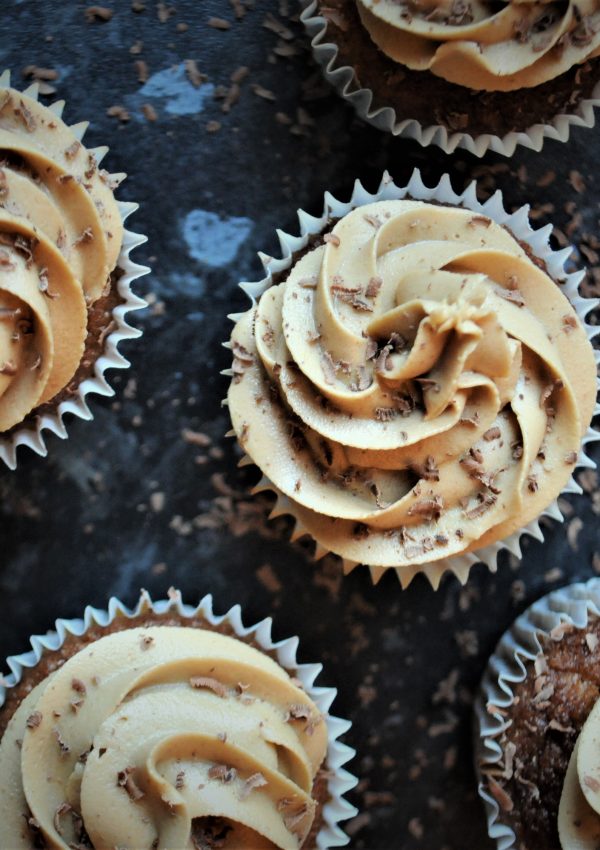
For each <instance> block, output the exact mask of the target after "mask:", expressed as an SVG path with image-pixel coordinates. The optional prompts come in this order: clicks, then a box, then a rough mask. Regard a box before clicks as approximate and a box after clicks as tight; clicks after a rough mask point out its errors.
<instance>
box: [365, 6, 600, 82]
mask: <svg viewBox="0 0 600 850" xmlns="http://www.w3.org/2000/svg"><path fill="white" fill-rule="evenodd" d="M357 4H358V10H359V13H360V16H361V19H362V22H363V24H364V26H365V27H366V29H367V30H368V32H369V34H370V36H371V38H372V39H373V41H374V42H375V44H376V45H377V46H378V47H379V48H380V49H381V50H382V51H383V52H384V53H385V54H387V55H388V56H389V57H390V58H391V59H393V60H395V61H396V62H399V63H401V64H403V65H406V66H408V67H409V68H412V69H414V70H417V71H431V72H432V73H434V74H436V75H437V76H439V77H443V78H444V79H446V80H448V81H449V82H451V83H458V84H459V85H462V86H468V87H469V88H471V89H484V90H489V91H495V90H496V91H510V90H513V89H520V88H529V87H531V86H537V85H540V84H541V83H545V82H547V81H548V80H551V79H553V78H554V77H557V76H559V75H560V74H562V73H564V72H565V71H568V70H569V68H571V67H573V65H577V64H579V63H581V62H585V61H586V60H587V59H590V58H592V57H594V56H596V55H597V52H598V50H599V48H600V5H599V3H598V0H582V2H579V0H578V2H577V3H575V2H566V0H565V2H541V0H538V2H536V0H513V2H485V0H441V2H438V0H406V2H405V3H401V2H398V0H357Z"/></svg>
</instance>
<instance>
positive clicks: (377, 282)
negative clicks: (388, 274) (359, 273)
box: [365, 277, 383, 298]
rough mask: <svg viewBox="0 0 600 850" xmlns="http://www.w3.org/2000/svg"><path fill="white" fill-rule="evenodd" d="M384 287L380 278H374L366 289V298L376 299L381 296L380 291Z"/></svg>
mask: <svg viewBox="0 0 600 850" xmlns="http://www.w3.org/2000/svg"><path fill="white" fill-rule="evenodd" d="M382 286H383V280H382V279H381V278H380V277H372V278H371V279H370V280H369V282H368V284H367V286H366V289H365V297H366V298H375V297H376V296H377V295H378V294H379V290H380V289H381V287H382Z"/></svg>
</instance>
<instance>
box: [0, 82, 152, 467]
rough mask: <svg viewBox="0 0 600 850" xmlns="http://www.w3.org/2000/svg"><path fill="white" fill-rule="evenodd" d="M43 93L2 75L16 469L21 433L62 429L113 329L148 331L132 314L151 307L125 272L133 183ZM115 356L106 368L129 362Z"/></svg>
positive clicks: (1, 275) (5, 444) (1, 314)
mask: <svg viewBox="0 0 600 850" xmlns="http://www.w3.org/2000/svg"><path fill="white" fill-rule="evenodd" d="M3 83H4V85H2V84H3ZM35 94H36V90H35V88H34V89H33V90H32V89H28V90H27V92H26V93H22V92H19V91H16V90H15V89H12V88H10V87H8V85H7V78H6V76H4V77H3V78H2V79H0V136H1V139H0V142H1V147H2V155H1V159H0V442H1V443H2V450H3V451H2V454H3V456H4V457H5V459H6V460H7V462H9V465H14V463H13V464H11V463H10V461H11V457H14V445H15V442H16V444H18V442H19V440H18V436H19V435H18V434H17V435H15V431H16V430H18V429H19V428H25V429H31V428H32V427H33V428H35V427H36V425H38V424H39V422H40V419H41V418H42V417H44V416H49V417H50V420H51V421H50V422H47V426H48V427H52V424H54V430H55V431H57V432H59V433H60V430H61V428H62V422H61V421H60V417H59V416H58V415H57V414H58V413H59V406H60V405H61V403H62V402H69V401H71V400H74V401H75V402H77V396H78V390H79V388H80V387H81V385H82V384H83V383H84V381H85V380H86V379H90V378H92V379H93V378H94V377H96V375H97V372H96V363H97V361H98V360H99V358H100V356H101V355H102V354H103V352H104V350H105V348H106V340H107V337H108V336H109V335H110V334H111V333H112V332H113V331H116V332H117V335H116V336H114V337H113V339H112V340H111V347H112V346H114V345H115V343H116V342H118V340H119V339H120V338H123V337H125V336H133V335H138V334H137V332H132V333H131V332H130V333H128V331H131V329H130V328H129V327H128V326H127V325H126V323H125V322H124V321H123V314H124V313H125V312H126V310H127V309H129V308H131V307H134V306H143V302H141V301H140V300H139V299H136V298H135V296H132V295H131V293H130V291H129V289H128V286H129V282H130V280H131V279H132V278H133V277H134V276H138V275H137V274H133V275H132V274H131V272H133V271H135V272H138V273H139V271H143V270H142V269H141V268H139V267H134V266H133V265H132V264H129V267H128V268H121V269H118V268H117V263H118V261H119V257H120V254H121V251H122V248H123V244H124V234H125V231H124V227H123V213H125V214H127V212H130V211H131V210H132V209H135V205H128V208H127V209H124V210H121V209H120V208H119V206H118V204H117V202H116V200H115V197H114V191H113V190H114V189H115V188H116V186H117V185H118V183H119V182H120V180H121V179H122V178H123V176H124V175H110V174H109V173H108V172H106V171H104V170H103V169H101V168H100V167H99V161H100V159H101V158H102V156H103V155H104V154H105V153H106V149H96V150H89V149H87V148H85V147H84V145H83V144H82V142H81V137H82V136H83V132H84V130H85V128H86V125H85V124H82V125H78V126H76V127H69V126H68V125H67V124H65V123H64V121H63V120H62V119H61V117H60V114H61V111H62V104H60V103H59V104H55V105H54V106H51V107H45V106H43V105H42V104H40V103H39V102H38V101H37V100H36V99H35ZM128 236H129V237H131V234H128ZM137 241H138V242H139V241H142V240H140V239H138V240H137ZM131 244H132V240H131V238H129V241H128V248H129V247H131ZM123 263H124V265H125V266H127V264H128V260H127V258H126V257H125V258H124V259H123ZM124 272H128V273H129V274H128V275H124ZM124 276H125V277H126V280H125V281H122V282H121V281H120V278H122V277H124ZM117 307H120V308H121V311H120V312H121V314H122V315H121V316H119V318H118V319H117V317H116V316H115V310H116V308H117ZM118 312H119V311H117V313H118ZM111 353H112V357H110V359H109V361H108V362H107V363H106V364H105V366H108V365H121V366H122V365H123V363H126V361H123V359H122V358H119V355H118V354H116V352H111ZM119 359H120V361H121V362H119ZM110 360H112V361H113V362H112V363H111V362H110ZM114 361H116V362H114ZM79 395H80V397H81V398H82V396H81V394H80V393H79ZM75 406H76V404H75ZM71 412H76V411H73V410H71ZM87 414H88V417H89V411H87ZM53 416H54V420H53V422H52V417H53ZM15 437H16V439H15ZM22 441H25V440H22ZM11 444H12V446H11ZM11 452H12V455H11Z"/></svg>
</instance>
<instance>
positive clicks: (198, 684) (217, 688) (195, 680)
mask: <svg viewBox="0 0 600 850" xmlns="http://www.w3.org/2000/svg"><path fill="white" fill-rule="evenodd" d="M190 685H191V686H192V688H196V689H202V688H204V689H206V690H209V691H212V692H213V693H214V694H216V695H217V696H218V697H221V698H223V697H226V696H227V688H226V687H225V685H224V684H223V683H222V682H219V680H218V679H213V678H211V677H210V676H192V678H191V679H190Z"/></svg>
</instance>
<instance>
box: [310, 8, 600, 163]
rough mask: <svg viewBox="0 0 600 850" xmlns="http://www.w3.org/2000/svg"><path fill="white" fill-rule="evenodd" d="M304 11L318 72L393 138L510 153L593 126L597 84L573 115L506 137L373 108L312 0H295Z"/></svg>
mask: <svg viewBox="0 0 600 850" xmlns="http://www.w3.org/2000/svg"><path fill="white" fill-rule="evenodd" d="M300 2H301V4H302V7H303V12H302V14H301V16H300V19H301V21H302V22H303V24H304V26H305V28H306V31H307V33H308V34H309V36H310V37H311V45H312V49H313V54H314V57H315V59H316V60H317V62H318V63H319V65H320V66H321V68H322V70H323V74H324V76H325V79H326V80H327V81H328V82H329V83H330V84H331V85H332V86H333V87H334V88H335V90H336V91H337V92H338V94H339V95H340V96H341V97H342V98H343V99H344V100H346V101H348V103H350V104H351V105H352V106H353V107H354V109H355V111H356V113H357V114H358V116H359V117H360V118H362V120H363V121H366V122H367V123H368V124H372V125H373V126H374V127H377V129H378V130H383V131H384V132H386V133H391V134H392V135H394V136H398V137H400V138H405V139H414V140H415V141H417V142H418V143H419V144H420V145H422V146H423V147H428V146H429V145H437V147H440V148H441V149H442V150H443V151H444V152H445V153H453V152H454V151H455V150H456V149H457V148H464V149H465V150H467V151H469V152H470V153H472V154H475V156H478V157H481V156H483V155H484V154H485V153H486V152H487V151H488V150H490V151H494V152H495V153H500V154H504V156H512V155H513V154H514V152H515V149H516V148H517V146H518V145H521V146H522V147H524V148H529V149H530V150H534V151H541V149H542V147H543V145H544V142H545V140H546V139H555V140H557V141H560V142H566V141H568V139H569V136H570V133H571V128H572V127H593V126H594V123H595V114H594V109H595V107H597V106H600V83H598V84H597V85H596V86H595V87H594V90H593V92H592V94H593V97H591V98H588V99H585V100H582V101H581V102H580V103H579V104H578V106H577V107H576V109H575V111H574V112H573V113H569V114H560V115H557V116H555V117H554V118H553V119H552V121H551V122H550V123H549V124H534V125H533V126H532V127H529V128H528V129H527V130H526V131H520V132H514V131H513V132H509V133H507V134H506V135H505V136H502V137H500V136H496V135H493V134H491V133H483V134H481V135H478V136H471V135H469V134H468V133H464V132H452V131H449V130H448V129H447V128H446V127H444V126H442V125H440V124H431V125H429V126H427V127H425V126H423V125H422V124H420V123H419V122H418V121H415V120H414V119H411V118H407V119H404V120H402V121H400V120H398V118H397V116H396V110H395V109H394V108H393V107H391V106H384V107H381V106H375V105H374V104H373V100H374V96H373V92H372V91H371V90H370V89H366V88H358V87H357V84H356V82H355V74H354V69H353V68H351V67H350V66H349V65H338V48H337V46H336V45H335V44H333V43H331V42H329V41H328V40H327V20H326V19H325V18H324V17H322V16H321V15H319V14H318V11H317V9H318V3H317V0H300Z"/></svg>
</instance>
